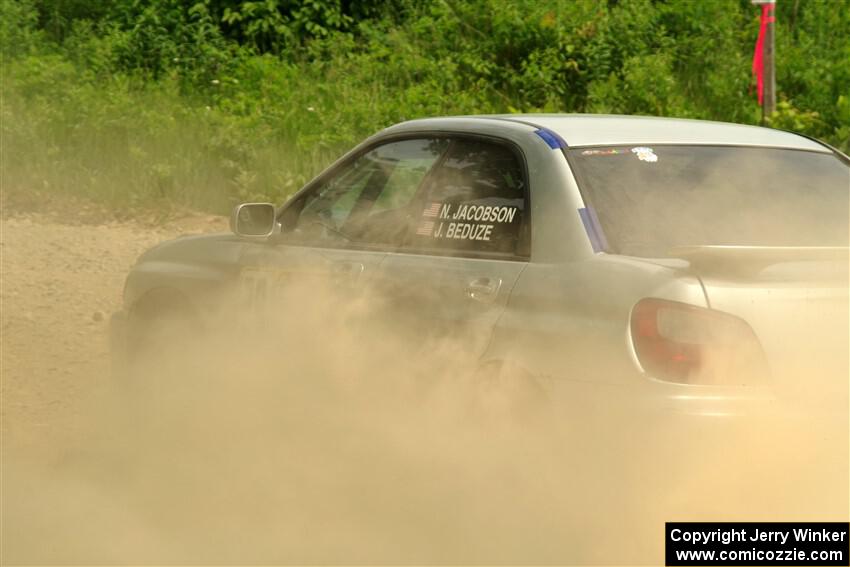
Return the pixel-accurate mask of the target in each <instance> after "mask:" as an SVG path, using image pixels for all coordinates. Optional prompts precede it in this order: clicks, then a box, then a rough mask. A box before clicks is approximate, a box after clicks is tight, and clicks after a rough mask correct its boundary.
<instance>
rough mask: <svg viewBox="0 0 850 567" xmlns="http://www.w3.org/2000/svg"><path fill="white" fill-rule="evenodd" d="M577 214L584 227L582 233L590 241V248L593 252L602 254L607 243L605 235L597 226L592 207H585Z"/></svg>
mask: <svg viewBox="0 0 850 567" xmlns="http://www.w3.org/2000/svg"><path fill="white" fill-rule="evenodd" d="M578 214H579V216H580V217H581V224H583V225H584V231H585V232H586V233H587V237H588V238H589V239H590V246H591V248H593V251H594V252H604V251H605V249H606V248H608V242H607V239H606V238H605V233H603V232H602V227H601V226H600V225H599V218H598V217H597V216H596V211H594V210H593V208H592V207H586V208H581V209H579V210H578Z"/></svg>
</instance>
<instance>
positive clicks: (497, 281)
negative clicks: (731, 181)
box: [466, 278, 502, 303]
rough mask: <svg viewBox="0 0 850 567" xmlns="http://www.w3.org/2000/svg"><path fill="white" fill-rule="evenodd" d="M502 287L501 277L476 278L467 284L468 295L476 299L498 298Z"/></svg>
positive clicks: (482, 300) (488, 299)
mask: <svg viewBox="0 0 850 567" xmlns="http://www.w3.org/2000/svg"><path fill="white" fill-rule="evenodd" d="M500 287H502V280H501V278H475V279H474V280H472V281H471V282H469V283H468V284H466V296H467V297H468V298H470V299H474V300H475V301H481V302H484V303H486V302H490V301H493V300H494V299H496V296H497V295H498V294H499V288H500Z"/></svg>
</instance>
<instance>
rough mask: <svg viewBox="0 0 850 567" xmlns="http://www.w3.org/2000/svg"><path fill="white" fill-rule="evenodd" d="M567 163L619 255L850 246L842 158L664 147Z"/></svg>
mask: <svg viewBox="0 0 850 567" xmlns="http://www.w3.org/2000/svg"><path fill="white" fill-rule="evenodd" d="M567 157H568V159H569V161H570V164H571V167H572V169H573V172H574V173H575V176H576V181H577V183H578V184H579V188H580V190H581V193H582V195H583V197H584V200H585V203H586V204H587V205H588V206H589V207H592V208H593V210H594V211H595V212H596V216H597V217H598V219H599V223H600V224H601V228H602V230H603V231H604V235H605V238H606V239H607V243H608V251H610V252H614V253H618V254H627V255H632V256H644V257H663V256H666V255H667V252H668V251H669V250H670V248H672V247H674V246H680V245H737V246H847V244H848V216H850V215H848V211H850V167H848V166H847V165H846V164H845V163H843V162H842V161H840V160H839V159H838V158H837V157H836V156H834V155H832V154H826V153H817V152H811V151H801V150H789V149H777V148H751V147H729V146H682V145H666V146H665V145H661V146H611V147H594V148H572V149H569V150H567Z"/></svg>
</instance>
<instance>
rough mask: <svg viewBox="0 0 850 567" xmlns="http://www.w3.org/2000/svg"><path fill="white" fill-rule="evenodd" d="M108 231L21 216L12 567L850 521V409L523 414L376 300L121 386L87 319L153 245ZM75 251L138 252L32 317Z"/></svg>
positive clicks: (404, 552)
mask: <svg viewBox="0 0 850 567" xmlns="http://www.w3.org/2000/svg"><path fill="white" fill-rule="evenodd" d="M102 230H103V229H100V228H98V227H69V226H65V225H62V224H61V223H60V224H57V223H55V222H53V221H45V220H44V219H35V221H30V222H28V223H24V222H23V221H21V220H19V219H11V220H8V219H7V220H5V221H4V249H5V252H4V260H3V279H4V285H3V294H4V295H3V307H4V309H3V311H4V319H3V335H4V338H3V343H4V346H3V373H4V380H3V381H4V390H3V391H4V394H3V411H4V420H3V431H4V442H3V465H2V466H3V479H2V485H3V486H2V488H3V497H2V517H3V528H2V532H3V533H2V548H3V551H2V562H3V563H4V564H130V563H132V564H166V563H167V564H237V563H239V564H327V563H343V564H365V563H368V564H458V563H465V564H485V563H486V564H507V563H511V564H516V563H525V564H659V563H661V562H662V556H663V555H662V554H663V529H664V525H663V523H664V522H665V521H684V520H691V521H696V520H717V521H721V520H722V521H733V520H749V521H758V520H781V519H789V520H790V519H794V520H819V521H827V520H846V518H847V515H848V504H847V502H848V488H847V487H848V456H847V451H848V449H847V428H846V425H847V423H846V419H847V418H846V414H844V417H843V419H844V423H843V429H842V423H841V421H840V420H839V421H838V422H837V425H838V427H837V428H836V427H835V426H836V422H829V421H828V420H825V421H824V423H823V424H822V425H821V424H815V423H814V422H813V421H812V420H811V419H809V418H808V417H806V416H801V417H799V418H790V419H789V418H788V417H787V415H786V414H785V413H782V415H770V416H762V417H760V418H759V419H757V420H756V419H753V420H748V421H746V422H739V421H736V422H734V424H730V423H726V422H710V423H709V424H708V425H705V424H703V425H698V426H692V424H690V423H689V422H688V421H687V420H686V419H684V418H681V417H679V418H676V417H672V416H670V415H666V414H654V415H646V414H641V413H639V412H631V411H628V410H627V409H624V408H622V407H618V408H617V409H614V408H613V407H612V408H611V409H610V411H606V408H605V407H594V408H587V407H585V408H582V407H578V406H576V405H574V404H573V405H571V404H566V405H561V403H560V402H558V401H556V400H560V399H562V398H556V397H554V396H549V395H548V393H547V392H546V391H544V395H541V396H517V397H513V396H512V395H511V390H510V384H508V385H506V384H505V383H504V382H499V381H495V380H491V379H490V378H492V377H490V376H487V375H486V374H485V375H481V374H480V373H479V374H476V373H475V372H474V368H475V361H474V360H470V357H469V355H468V352H467V351H466V348H465V344H464V343H463V341H459V340H456V339H442V338H440V337H429V338H427V339H424V338H423V339H422V340H420V341H418V342H416V343H414V345H413V346H411V343H410V341H408V340H406V339H407V337H405V335H404V334H403V333H399V332H398V329H397V328H395V327H394V324H393V320H392V313H391V312H389V313H387V308H386V306H385V305H383V304H382V303H381V301H380V299H376V298H374V297H367V296H362V295H358V296H344V297H338V296H336V292H334V293H333V294H332V293H330V292H328V290H326V289H323V287H322V286H320V285H316V284H315V283H314V282H311V284H310V285H309V289H306V290H305V289H297V288H290V289H289V290H288V293H287V297H283V298H280V299H279V301H277V302H274V303H272V304H271V305H270V306H268V308H266V309H263V310H262V311H261V312H260V314H259V316H254V315H252V316H250V317H248V316H244V315H239V313H240V310H239V308H237V307H234V310H233V311H234V312H235V313H237V315H233V316H231V317H228V318H226V319H225V321H223V322H222V323H221V324H220V325H218V326H216V327H215V331H214V332H207V333H205V334H204V335H203V336H199V335H198V336H196V335H194V334H192V335H189V334H187V333H185V332H175V333H174V334H173V335H172V340H169V341H168V342H167V343H166V344H160V345H158V347H157V348H156V349H155V350H154V352H152V353H151V352H148V353H147V354H146V355H144V356H141V357H140V359H139V360H138V361H137V362H136V363H134V364H132V365H130V366H127V367H123V368H121V369H120V371H119V372H114V373H112V372H110V370H109V364H108V359H107V356H108V354H107V352H106V349H105V344H106V339H105V333H106V326H105V324H100V323H97V324H94V325H93V323H92V318H91V317H89V316H88V314H87V313H85V308H84V309H83V312H84V313H83V314H82V315H80V314H76V315H74V316H70V315H69V312H70V310H72V309H76V308H78V307H79V306H80V305H81V304H83V305H86V303H85V302H86V301H89V302H92V301H95V298H94V297H91V298H87V296H86V295H84V294H85V293H86V290H87V289H88V286H91V285H101V286H104V287H103V288H102V289H101V292H102V294H101V295H98V297H103V296H106V297H110V298H112V297H116V298H117V296H118V295H119V293H120V287H118V286H119V285H120V278H116V277H113V276H115V275H117V274H118V273H120V272H121V270H122V269H123V270H126V268H127V267H128V266H129V264H130V263H131V262H132V259H133V258H132V256H133V254H135V253H138V248H143V247H144V246H142V244H144V243H143V242H141V240H142V238H141V236H140V233H139V232H138V231H135V229H128V228H127V227H124V226H116V227H112V228H109V229H106V233H105V234H102V233H99V232H98V231H102ZM92 232H94V233H95V234H89V233H92ZM57 234H59V235H61V236H63V237H64V238H77V242H80V239H82V240H83V241H84V242H85V246H83V247H82V248H74V249H73V250H68V251H67V254H68V255H69V256H70V258H71V259H72V260H73V259H74V255H76V254H81V255H88V254H98V253H99V252H100V251H102V249H103V248H106V247H109V246H111V247H115V246H120V242H127V241H130V242H133V243H134V244H133V245H132V246H128V247H126V248H124V249H123V250H124V255H123V256H121V257H120V258H116V259H115V262H114V263H111V264H109V265H108V266H100V267H98V266H94V267H92V268H91V269H90V270H89V271H88V272H86V273H84V274H81V279H79V280H73V281H68V282H66V285H65V286H64V287H63V289H64V292H63V294H59V295H61V297H59V296H54V295H51V294H42V295H38V294H36V300H35V301H37V302H42V303H43V304H44V306H45V308H44V309H41V310H39V309H34V311H32V312H30V311H26V312H22V309H26V308H25V307H23V305H26V304H27V302H32V301H33V300H32V299H31V298H30V299H28V295H27V294H28V293H30V292H28V290H31V289H36V291H37V290H38V289H39V288H38V286H32V285H30V284H33V283H34V282H36V283H37V282H43V281H48V280H52V279H54V278H59V277H60V275H61V273H62V269H61V267H60V266H56V264H55V262H54V261H53V260H54V259H55V257H56V256H55V255H56V245H57V240H56V239H57V238H59V236H57ZM82 235H89V236H85V237H84V236H82ZM163 236H165V235H163ZM104 237H106V238H107V239H108V240H109V243H108V244H107V242H106V240H104ZM116 242H118V243H119V244H116ZM86 247H87V248H86ZM10 248H13V250H10ZM113 249H115V248H113ZM81 250H87V252H82V251H81ZM7 253H8V254H7ZM37 259H40V260H39V262H41V263H40V264H37V265H34V264H33V263H34V262H35V261H36V260H37ZM107 263H108V262H107ZM106 268H108V269H109V273H110V274H112V276H110V277H109V278H104V277H103V274H102V273H98V272H99V271H100V272H102V271H103V270H105V269H106ZM54 270H55V271H56V272H59V275H57V274H54V273H53V271H54ZM62 277H66V276H62ZM26 278H30V279H29V280H26ZM94 278H99V280H98V281H99V282H100V283H96V282H94V281H93V280H94ZM7 280H8V282H7ZM13 292H14V294H13V295H10V294H12V293H13ZM38 293H40V292H38ZM289 293H291V295H289ZM293 297H294V298H297V300H292V298H293ZM110 301H112V302H113V303H112V304H110V305H107V306H104V307H102V309H106V308H107V307H114V304H115V302H116V301H117V299H110ZM234 303H235V304H236V303H238V302H237V300H236V299H234ZM94 318H95V319H97V317H94ZM78 328H84V329H85V332H83V333H81V334H79V335H78V334H76V330H77V329H78ZM39 329H40V330H41V331H45V332H46V333H47V334H45V335H44V336H42V335H36V334H34V333H35V331H36V330H39ZM50 329H53V331H52V332H53V333H54V334H51V331H50ZM56 333H62V334H64V335H65V336H62V337H57V336H55V334H56ZM35 336H38V337H40V338H39V339H38V340H37V344H33V341H34V340H35V339H34V337H35ZM68 337H70V340H71V348H70V349H66V350H61V349H60V345H64V346H63V347H62V348H65V347H67V346H68V345H67V341H66V340H65V339H67V338H68ZM74 337H78V338H77V339H74ZM177 338H179V339H181V340H179V341H178V340H176V339H177ZM74 341H76V342H74ZM27 345H29V346H28V347H27ZM57 353H58V354H57ZM600 355H604V353H600ZM45 356H46V357H53V359H54V362H52V363H50V367H51V368H55V367H57V366H63V365H64V367H65V368H68V369H70V374H67V375H66V374H63V375H62V378H61V379H55V380H54V379H50V378H49V376H52V375H51V374H49V373H45V372H44V371H43V369H42V366H41V362H39V360H40V359H41V358H42V357H45ZM71 359H74V360H77V361H78V362H77V363H75V364H68V361H69V360H71ZM819 370H824V369H823V368H820V369H819ZM51 388H57V389H59V392H58V393H57V392H51ZM27 392H29V393H27ZM32 392H36V393H32ZM28 396H29V397H28ZM54 401H55V403H51V402H54ZM33 408H35V409H33ZM777 413H779V412H777Z"/></svg>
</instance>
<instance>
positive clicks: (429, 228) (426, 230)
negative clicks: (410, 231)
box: [416, 221, 434, 236]
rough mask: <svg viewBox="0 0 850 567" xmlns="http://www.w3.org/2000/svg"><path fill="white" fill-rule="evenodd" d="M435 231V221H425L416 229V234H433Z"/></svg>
mask: <svg viewBox="0 0 850 567" xmlns="http://www.w3.org/2000/svg"><path fill="white" fill-rule="evenodd" d="M433 231H434V221H424V222H423V223H422V224H421V225H419V228H417V229H416V234H418V235H419V236H431V233H432V232H433Z"/></svg>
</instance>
